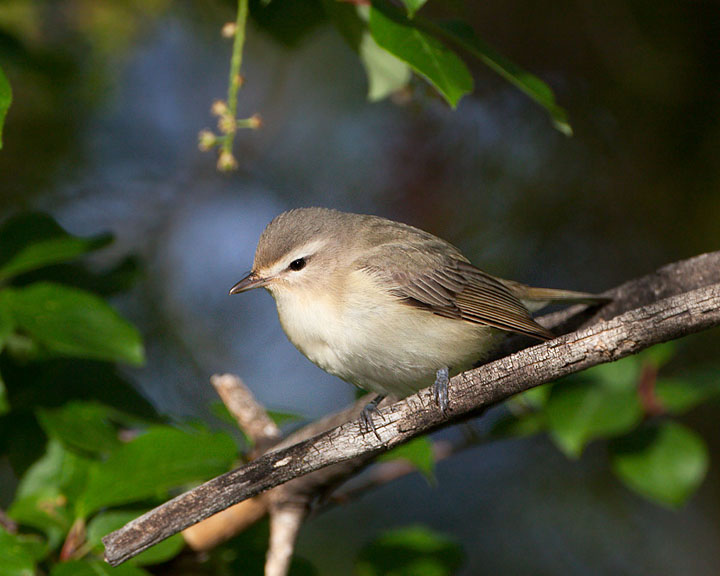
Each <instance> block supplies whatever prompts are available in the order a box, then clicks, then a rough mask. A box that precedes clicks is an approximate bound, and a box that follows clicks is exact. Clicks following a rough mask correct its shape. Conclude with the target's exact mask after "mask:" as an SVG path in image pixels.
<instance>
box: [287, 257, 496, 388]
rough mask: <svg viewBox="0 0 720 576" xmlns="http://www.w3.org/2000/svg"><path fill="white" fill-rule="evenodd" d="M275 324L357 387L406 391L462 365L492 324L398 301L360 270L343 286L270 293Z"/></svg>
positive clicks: (486, 339)
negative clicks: (441, 371)
mask: <svg viewBox="0 0 720 576" xmlns="http://www.w3.org/2000/svg"><path fill="white" fill-rule="evenodd" d="M273 296H274V297H275V300H276V303H277V309H278V316H279V318H280V323H281V324H282V327H283V329H284V331H285V333H286V334H287V336H288V338H289V339H290V341H291V342H292V343H293V344H294V345H295V346H296V347H297V348H298V349H299V350H300V351H301V352H302V353H303V354H304V355H305V356H306V357H307V358H308V359H310V360H311V361H312V362H314V363H315V364H317V365H318V366H319V367H320V368H322V369H324V370H326V371H327V372H329V373H331V374H334V375H336V376H338V377H340V378H342V379H343V380H346V381H348V382H351V383H353V384H355V385H357V386H360V387H362V388H365V389H367V390H372V391H374V392H377V393H381V394H392V395H394V396H398V397H403V396H406V395H408V394H410V393H412V392H415V391H417V390H419V389H421V388H424V387H426V386H429V385H431V384H432V383H433V381H434V379H435V373H436V371H437V370H438V369H440V368H443V367H449V368H450V369H451V371H452V372H458V371H460V370H463V369H466V368H468V367H469V366H471V365H472V363H473V362H474V361H476V360H478V359H480V357H481V356H482V353H483V352H484V351H485V350H486V349H488V348H489V347H490V345H491V343H492V341H493V340H494V337H493V334H492V332H493V331H492V330H491V329H490V328H487V327H483V326H477V325H474V324H470V323H468V322H464V321H459V320H453V319H448V318H443V317H440V316H437V315H434V314H432V313H430V312H428V311H426V310H420V309H416V308H413V307H411V306H408V305H407V304H405V303H402V302H400V301H399V300H397V299H396V298H395V297H394V296H392V295H390V294H389V293H388V292H387V291H386V290H385V289H384V288H382V287H380V286H378V285H377V283H376V281H375V280H374V279H373V278H372V277H370V276H369V275H368V274H366V273H364V272H362V271H354V272H352V273H350V274H349V275H347V276H346V280H345V282H344V285H343V287H342V289H341V290H338V291H335V292H333V291H329V290H305V289H301V288H300V287H297V286H296V287H293V288H292V289H277V290H274V291H273Z"/></svg>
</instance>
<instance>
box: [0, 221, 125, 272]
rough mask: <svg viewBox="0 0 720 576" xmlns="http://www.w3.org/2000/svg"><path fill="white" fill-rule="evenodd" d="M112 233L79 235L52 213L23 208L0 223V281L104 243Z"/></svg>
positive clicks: (96, 247)
mask: <svg viewBox="0 0 720 576" xmlns="http://www.w3.org/2000/svg"><path fill="white" fill-rule="evenodd" d="M111 240H112V237H111V236H109V235H107V234H106V235H101V236H97V237H94V238H78V237H76V236H72V235H71V234H68V233H67V232H66V231H65V230H64V229H63V228H62V227H61V226H60V225H59V224H58V223H57V222H56V221H55V219H53V218H52V217H51V216H48V215H47V214H42V213H37V212H23V213H21V214H17V215H16V216H13V217H12V218H9V219H8V220H7V221H5V222H4V223H3V224H2V226H0V264H1V265H0V281H1V280H6V279H8V278H11V277H13V276H17V275H18V274H24V273H26V272H29V271H32V270H36V269H38V268H41V267H44V266H48V265H50V264H58V263H61V262H67V261H68V260H72V259H73V258H77V257H78V256H80V255H82V254H85V253H86V252H89V251H91V250H96V249H98V248H102V247H103V246H106V245H107V244H108V243H109V242H110V241H111Z"/></svg>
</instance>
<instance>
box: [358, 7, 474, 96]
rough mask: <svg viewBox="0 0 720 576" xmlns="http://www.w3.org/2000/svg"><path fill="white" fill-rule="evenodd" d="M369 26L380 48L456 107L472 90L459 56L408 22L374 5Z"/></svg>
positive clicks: (469, 76) (467, 74)
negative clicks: (406, 65)
mask: <svg viewBox="0 0 720 576" xmlns="http://www.w3.org/2000/svg"><path fill="white" fill-rule="evenodd" d="M369 27H370V33H371V34H372V37H373V38H374V39H375V41H376V42H377V43H378V45H379V46H380V47H381V48H384V49H385V50H387V51H388V52H390V53H391V54H393V55H394V56H396V57H397V58H399V59H400V60H402V61H403V62H406V63H407V64H408V65H409V66H410V67H411V68H412V69H413V70H415V72H417V73H418V74H420V75H421V76H422V77H424V78H425V79H426V80H427V81H428V82H430V84H432V85H433V86H434V87H435V88H436V89H437V90H438V92H440V94H441V95H442V96H443V97H444V98H445V100H447V102H448V104H450V106H452V107H453V108H455V107H456V106H457V104H458V102H459V100H460V98H462V97H463V96H464V95H465V94H468V93H469V92H471V91H472V89H473V78H472V76H471V74H470V72H469V70H468V69H467V66H465V63H464V62H463V61H462V60H461V59H460V58H459V57H458V55H457V54H455V53H454V52H453V51H452V50H450V49H449V48H447V47H446V46H445V45H444V44H443V43H442V42H440V41H439V40H438V39H437V38H435V37H434V36H431V35H430V34H428V33H426V32H423V31H422V30H419V29H418V28H416V27H415V26H414V25H413V24H412V23H411V22H410V21H409V20H404V21H403V20H401V19H399V18H395V17H393V16H390V15H388V14H386V13H385V12H383V11H381V10H379V9H378V8H376V7H375V6H373V7H371V8H370V23H369Z"/></svg>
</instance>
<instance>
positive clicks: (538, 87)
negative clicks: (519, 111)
mask: <svg viewBox="0 0 720 576" xmlns="http://www.w3.org/2000/svg"><path fill="white" fill-rule="evenodd" d="M430 29H431V30H436V31H437V33H438V35H441V34H442V35H444V36H446V37H449V38H451V39H452V40H454V41H455V42H456V43H457V44H459V45H460V46H462V47H463V48H464V49H465V50H467V51H468V52H469V53H470V54H472V55H474V56H476V57H477V58H479V59H480V60H482V62H484V63H485V64H486V65H487V66H489V67H490V68H492V69H493V70H495V72H497V73H498V74H500V75H501V76H502V77H503V78H505V79H506V80H507V81H508V82H510V83H512V84H514V85H515V86H516V87H517V88H519V89H520V90H522V91H523V92H524V93H525V94H527V95H528V96H529V97H530V98H532V99H533V100H535V101H536V102H537V103H538V104H540V105H541V106H542V107H543V108H545V110H547V112H548V113H549V114H550V118H551V119H552V121H553V124H554V126H555V128H557V129H558V130H559V131H560V132H562V133H563V134H565V135H566V136H572V127H571V126H570V124H569V122H568V119H567V113H566V112H565V110H564V109H563V108H561V107H560V106H558V104H557V102H556V101H555V95H554V94H553V91H552V90H551V89H550V87H549V86H548V85H547V84H546V83H545V82H543V81H542V80H540V79H539V78H538V77H537V76H535V75H533V74H530V73H529V72H527V71H525V70H523V69H522V68H520V67H519V66H518V65H517V64H514V63H513V62H511V61H510V60H508V59H507V58H505V57H504V56H503V55H502V54H499V53H498V52H496V51H495V50H494V49H493V48H491V47H490V46H489V45H488V44H486V43H485V42H483V41H482V40H481V39H480V38H479V37H478V36H477V35H476V34H475V31H474V30H473V29H472V27H471V26H469V25H468V24H467V23H465V22H462V21H452V22H445V23H443V24H441V25H437V26H436V25H431V26H430Z"/></svg>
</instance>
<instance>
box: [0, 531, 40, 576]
mask: <svg viewBox="0 0 720 576" xmlns="http://www.w3.org/2000/svg"><path fill="white" fill-rule="evenodd" d="M46 549H47V548H46V546H45V543H44V542H43V541H42V540H41V539H40V538H38V537H37V536H21V535H19V534H10V533H9V532H7V531H6V530H5V529H4V528H2V526H0V574H2V575H3V576H35V574H36V572H35V563H36V561H38V560H41V559H42V557H43V556H44V555H45V551H46Z"/></svg>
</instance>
